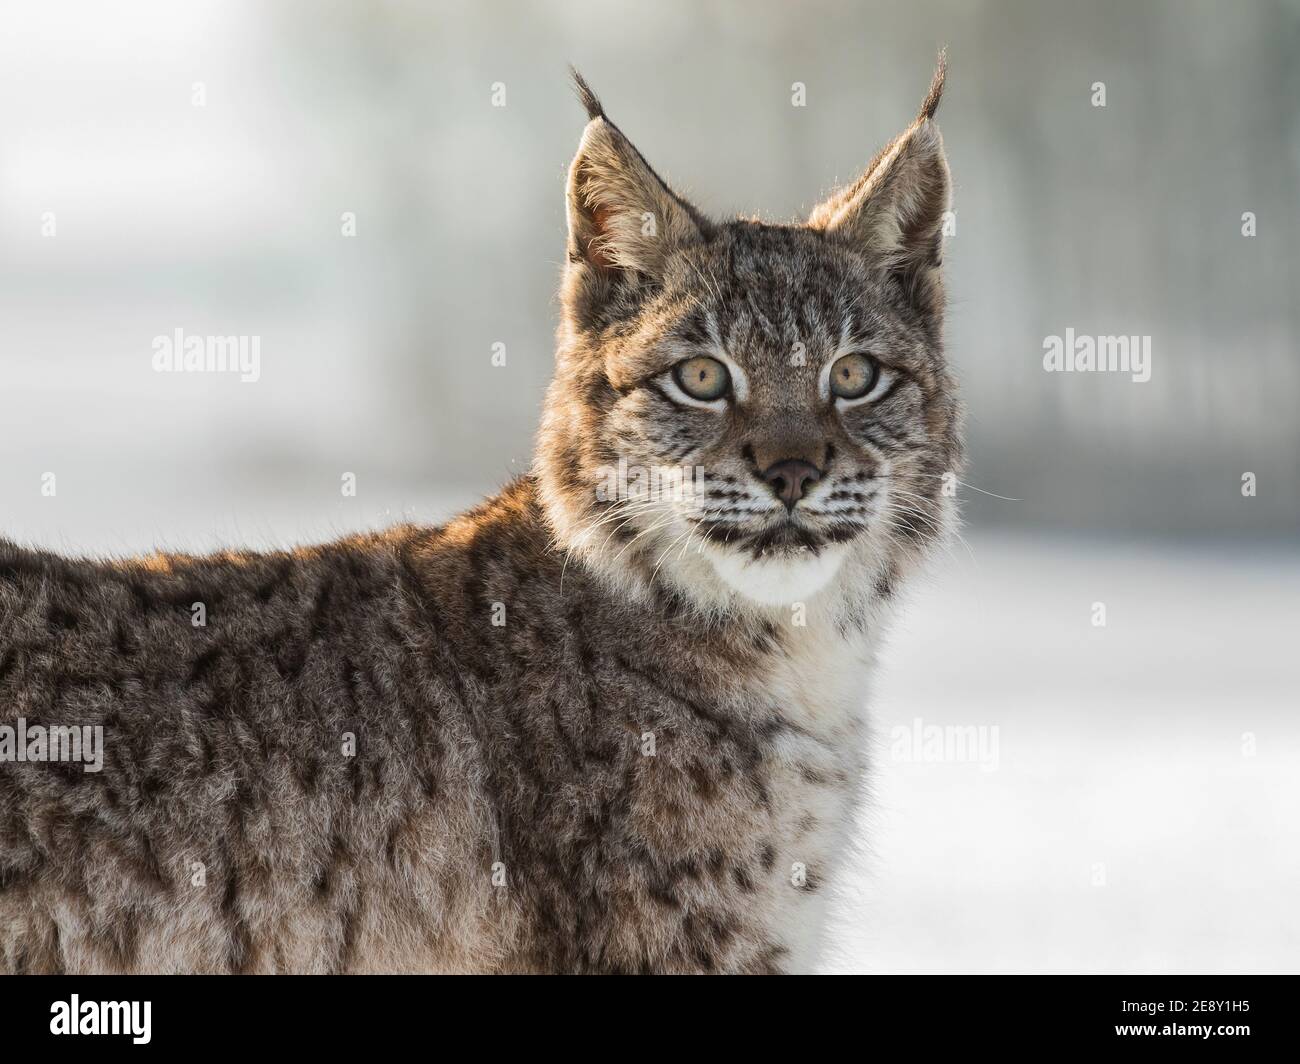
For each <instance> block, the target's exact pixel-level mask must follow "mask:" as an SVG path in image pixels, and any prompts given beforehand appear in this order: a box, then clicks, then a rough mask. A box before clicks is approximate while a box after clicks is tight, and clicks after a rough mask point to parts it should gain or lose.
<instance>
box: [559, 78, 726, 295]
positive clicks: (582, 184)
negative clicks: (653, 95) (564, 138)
mask: <svg viewBox="0 0 1300 1064" xmlns="http://www.w3.org/2000/svg"><path fill="white" fill-rule="evenodd" d="M573 78H574V82H575V84H576V85H577V89H578V95H579V98H580V99H581V100H582V102H583V104H584V105H585V106H586V108H587V114H588V116H589V117H590V118H591V121H590V122H589V123H588V124H587V128H586V130H585V131H584V132H583V134H582V143H581V144H579V146H578V154H577V155H576V156H575V157H574V160H573V165H572V166H571V167H570V168H569V187H568V199H569V204H568V213H569V249H568V250H569V262H570V264H571V267H573V268H579V269H584V270H589V271H591V272H592V273H593V274H594V275H595V276H594V278H593V279H599V280H604V281H607V282H611V283H618V282H619V281H620V280H622V279H624V278H625V277H631V276H632V275H641V276H645V277H649V278H651V279H653V278H655V277H657V276H658V275H659V274H660V271H661V269H662V266H663V262H664V260H665V259H666V258H667V257H668V255H669V254H670V253H671V252H672V251H673V250H674V249H675V248H678V247H681V246H684V245H687V244H690V243H692V242H695V241H698V240H700V239H701V231H702V228H703V226H704V225H706V224H707V223H706V222H705V221H704V218H703V217H702V216H701V215H700V214H699V212H698V211H696V210H695V208H693V207H691V206H690V205H689V204H687V203H686V202H685V201H684V200H682V199H681V198H680V197H678V196H677V195H675V194H674V193H673V192H672V190H671V189H669V188H668V185H667V184H666V183H665V182H664V181H663V179H662V178H660V177H659V175H658V174H656V173H655V172H654V170H652V169H651V168H650V165H649V164H648V163H647V162H646V161H645V159H644V158H643V157H642V156H641V153H640V152H639V151H637V150H636V148H635V147H634V146H633V145H632V142H631V141H629V140H628V139H627V138H626V137H625V136H624V135H623V133H622V132H621V131H620V130H619V128H618V127H617V126H615V125H614V124H613V123H612V122H611V121H610V120H609V119H608V118H606V117H605V112H604V110H603V109H602V108H601V105H600V101H599V100H597V99H596V97H595V95H594V94H593V93H592V91H591V89H589V88H588V87H587V83H586V82H585V81H583V80H582V78H581V77H580V76H579V75H578V73H577V71H574V72H573ZM633 280H634V281H635V280H636V278H633Z"/></svg>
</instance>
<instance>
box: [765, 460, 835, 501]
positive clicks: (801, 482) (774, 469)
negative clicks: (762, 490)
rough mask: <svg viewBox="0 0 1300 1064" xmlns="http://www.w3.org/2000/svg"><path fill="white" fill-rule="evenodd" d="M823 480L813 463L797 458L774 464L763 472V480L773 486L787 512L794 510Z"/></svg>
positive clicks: (820, 472)
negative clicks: (814, 486) (796, 504)
mask: <svg viewBox="0 0 1300 1064" xmlns="http://www.w3.org/2000/svg"><path fill="white" fill-rule="evenodd" d="M821 478H822V471H821V470H820V469H818V468H817V467H816V466H815V465H813V464H812V463H811V462H803V461H800V460H799V459H797V458H787V459H786V460H785V461H783V462H773V463H772V464H771V465H770V466H768V467H767V469H765V470H764V471H763V479H764V480H766V481H767V482H768V484H769V485H770V486H771V488H772V491H773V492H774V493H775V495H776V497H777V498H778V499H780V500H781V501H782V502H783V503H785V508H786V509H787V510H794V504H795V503H797V502H798V501H799V500H800V499H802V498H803V497H804V496H805V495H806V494H807V493H808V492H809V491H810V490H811V489H812V486H813V485H814V484H816V483H817V481H819V480H821Z"/></svg>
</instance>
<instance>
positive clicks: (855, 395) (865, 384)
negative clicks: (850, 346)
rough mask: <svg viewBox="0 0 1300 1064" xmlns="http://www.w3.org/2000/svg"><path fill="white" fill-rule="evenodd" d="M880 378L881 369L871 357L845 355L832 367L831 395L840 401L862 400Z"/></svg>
mask: <svg viewBox="0 0 1300 1064" xmlns="http://www.w3.org/2000/svg"><path fill="white" fill-rule="evenodd" d="M879 376H880V367H879V366H878V365H877V364H876V360H875V359H874V358H872V357H871V356H870V355H845V356H844V357H843V358H840V359H836V361H835V365H833V366H832V367H831V394H832V395H835V396H837V397H838V398H840V399H861V398H862V397H863V396H864V395H866V394H867V393H868V392H869V391H871V389H872V387H874V386H875V383H876V378H877V377H879Z"/></svg>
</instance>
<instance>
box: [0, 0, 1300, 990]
mask: <svg viewBox="0 0 1300 1064" xmlns="http://www.w3.org/2000/svg"><path fill="white" fill-rule="evenodd" d="M941 45H946V46H947V47H948V49H949V64H950V72H949V80H948V90H947V95H946V97H945V100H944V103H943V107H942V109H941V111H940V113H939V124H940V126H941V128H942V129H943V132H944V136H945V140H946V144H947V149H948V154H949V160H950V163H951V167H952V171H953V177H954V182H955V203H954V207H955V211H956V213H955V232H954V233H953V234H952V235H951V236H950V237H949V239H948V247H947V262H948V271H949V290H950V295H951V298H952V306H951V311H950V317H949V335H948V347H949V352H950V356H951V359H952V361H953V363H954V365H955V366H956V369H957V372H958V374H959V376H960V378H961V380H962V384H963V389H964V393H965V396H966V399H967V402H968V405H969V409H970V420H969V441H970V450H971V464H970V468H969V470H968V472H967V474H966V479H967V485H966V486H965V487H964V489H963V491H962V495H963V500H964V503H963V505H964V510H965V513H966V516H967V529H966V532H965V538H964V541H963V542H961V543H959V544H956V545H955V546H954V549H953V550H952V552H951V554H950V556H949V557H948V558H946V559H944V561H943V562H942V564H941V565H940V566H938V567H937V568H936V570H935V572H934V574H933V575H932V577H931V578H930V579H929V580H928V581H927V582H926V583H925V584H924V586H922V587H920V588H918V589H917V592H916V594H915V596H914V598H915V601H914V602H913V604H912V607H911V609H910V610H909V611H908V613H907V614H906V616H905V618H904V621H903V623H902V624H901V625H900V627H899V630H898V631H897V632H895V633H894V635H893V637H892V639H891V641H890V643H889V646H888V648H887V650H886V654H885V656H886V659H887V668H886V670H885V671H884V673H883V674H882V678H881V681H880V683H879V689H878V696H877V701H876V703H875V708H874V710H873V718H874V720H875V724H876V729H877V735H878V747H879V748H878V751H877V757H876V769H875V775H874V777H873V781H872V788H873V793H874V801H873V803H872V805H871V808H870V809H869V811H868V812H867V813H866V814H865V815H864V818H863V825H862V832H861V839H860V841H861V842H862V844H863V845H862V846H861V847H860V848H859V852H858V853H857V854H856V856H855V858H854V863H853V864H852V866H851V867H850V869H849V871H848V874H847V875H846V876H845V877H844V878H845V882H844V884H843V892H844V896H843V899H842V904H841V905H840V907H839V911H838V916H837V926H838V930H837V933H836V936H835V949H834V951H833V956H832V957H831V958H829V959H828V962H827V966H828V968H829V969H831V970H843V971H862V970H873V971H874V970H881V971H887V970H909V971H945V970H958V971H985V970H1012V971H1023V970H1034V971H1052V970H1086V971H1110V970H1125V971H1127V970H1153V971H1165V970H1181V971H1189V970H1195V971H1217V970H1297V969H1300V917H1298V916H1296V915H1294V906H1293V902H1294V898H1295V895H1296V893H1297V889H1298V888H1300V782H1298V781H1300V772H1297V769H1298V768H1300V712H1298V709H1300V698H1298V697H1297V684H1296V676H1295V667H1294V651H1293V646H1294V643H1295V641H1296V636H1297V633H1300V623H1298V622H1300V609H1298V608H1297V607H1298V606H1300V418H1298V417H1297V413H1296V412H1297V407H1298V406H1300V352H1298V351H1297V336H1300V328H1298V326H1300V265H1297V257H1296V248H1297V246H1300V106H1298V105H1297V101H1298V100H1300V64H1298V63H1297V61H1296V58H1295V57H1296V55H1297V54H1300V5H1298V4H1297V3H1294V2H1281V0H1274V2H1269V0H1250V2H1247V3H1243V4H1236V5H1225V4H1221V3H1215V2H1212V0H1164V2H1159V0H1156V2H1147V3H1143V4H1140V5H1135V4H1131V3H1127V2H1122V0H1115V2H1098V3H1087V4H1077V3H1067V2H1065V0H1059V2H1048V3H1043V2H1029V0H1025V2H983V3H981V2H972V0H951V2H913V3H910V4H908V5H903V6H900V5H892V4H883V3H882V4H875V3H870V4H867V3H848V2H842V3H801V4H798V5H795V4H788V3H781V2H776V0H765V2H746V3H740V2H734V3H698V2H687V0H680V2H660V3H655V4H634V3H593V2H577V0H566V2H559V0H554V2H532V3H483V2H476V3H470V2H466V3H460V4H451V3H424V4H415V3H411V4H399V3H379V2H372V3H363V2H360V0H354V2H351V3H341V2H329V3H321V2H310V3H309V2H306V0H298V2H286V0H272V2H267V0H259V2H257V3H253V2H246V3H240V2H231V0H223V2H212V3H201V2H190V3H186V4H183V5H178V4H174V3H164V2H156V3H128V4H121V5H112V6H108V7H106V6H104V5H98V4H93V3H85V4H68V3H62V2H58V0H42V2H39V3H37V2H12V3H8V4H6V5H4V7H3V8H0V129H3V130H4V134H3V137H0V368H2V371H3V372H2V373H0V399H2V402H0V411H2V412H3V415H2V416H0V499H3V514H4V516H3V521H2V522H0V534H3V535H6V536H8V537H10V538H13V539H15V540H17V541H19V542H22V543H27V544H31V545H37V546H43V547H47V548H50V549H56V550H60V551H65V552H69V553H88V552H93V553H100V554H103V553H109V554H121V553H128V552H134V551H141V550H147V549H152V548H154V547H167V548H173V549H185V550H202V549H208V548H212V547H216V546H221V545H234V544H249V545H254V546H274V545H281V544H287V543H295V542H303V541H307V540H319V539H323V538H329V537H332V536H334V535H336V534H338V533H340V532H344V531H348V530H353V529H358V528H364V527H375V526H381V525H384V524H387V523H390V522H392V521H394V520H397V519H401V518H411V519H416V520H428V521H435V520H440V519H442V518H444V517H445V516H447V515H448V514H450V513H451V512H453V511H454V510H455V509H457V508H460V507H462V506H464V505H467V504H468V503H470V502H472V501H474V500H475V499H477V498H479V497H481V496H482V495H484V494H486V493H489V492H491V491H492V490H494V489H495V488H496V487H498V486H499V485H500V484H502V483H503V482H504V481H505V480H506V479H508V478H509V477H510V476H512V475H514V474H515V473H517V472H520V471H523V470H525V469H527V468H528V465H529V461H530V454H531V447H532V439H533V433H534V427H535V424H536V421H537V417H538V413H539V409H540V403H541V399H542V395H543V391H544V389H545V386H546V383H547V380H548V379H549V376H550V372H551V361H552V336H553V332H554V327H555V324H556V315H557V310H556V304H555V297H554V292H555V287H556V283H557V281H558V278H559V271H560V263H561V261H562V259H563V247H564V202H563V180H564V175H565V169H566V166H567V164H568V162H569V160H570V157H571V155H572V152H573V150H574V149H575V147H576V145H577V141H578V137H579V135H580V133H581V129H582V126H583V119H584V116H583V115H582V113H581V110H580V108H579V106H578V105H577V103H576V102H575V100H574V99H573V97H572V94H571V91H570V88H569V86H568V83H567V75H566V64H568V63H569V62H573V63H574V64H575V65H577V66H578V67H579V69H581V70H582V71H583V72H584V74H585V75H586V76H587V77H588V79H589V80H590V81H591V83H592V84H593V85H594V86H595V87H596V89H597V91H598V92H599V93H600V94H601V96H602V98H603V100H604V102H605V105H606V107H607V109H608V111H609V113H610V114H611V115H612V116H613V118H614V119H615V120H616V121H617V122H618V123H619V124H620V126H621V127H622V128H623V129H624V130H625V132H627V133H628V134H629V136H631V137H632V139H633V140H634V141H635V142H636V143H637V145H638V146H639V147H640V149H641V150H642V151H643V152H644V153H645V155H646V156H647V157H648V158H649V159H650V160H651V162H652V163H653V164H654V165H655V166H656V167H657V168H658V169H659V170H660V171H661V172H663V173H664V174H665V175H666V176H667V177H668V178H669V179H670V180H671V181H672V182H673V183H674V184H675V185H676V187H678V188H679V189H680V190H681V191H683V192H685V193H686V194H687V195H689V196H691V197H692V198H693V199H694V200H695V201H696V202H697V203H698V204H699V205H700V206H701V207H702V208H703V209H705V210H706V211H708V212H711V213H714V214H717V215H726V214H745V215H758V216H760V217H763V218H765V219H770V220H788V219H791V218H797V217H801V216H803V215H805V214H806V213H807V211H808V209H809V208H810V207H811V206H812V205H813V204H814V203H815V202H816V201H817V200H818V199H819V198H820V197H821V195H823V194H824V193H825V192H826V191H828V190H829V189H830V188H831V187H832V186H833V185H834V184H836V183H837V182H841V181H845V180H850V179H852V178H853V177H854V176H856V174H857V173H858V172H859V171H860V170H861V168H862V167H863V166H864V165H865V163H866V162H867V161H868V160H869V159H870V157H871V155H872V154H873V153H874V151H875V149H876V148H877V147H878V146H879V145H880V144H881V143H883V142H884V141H886V140H888V139H889V138H890V137H891V136H892V135H893V134H895V133H896V132H898V131H899V130H900V129H901V128H902V127H903V126H905V125H906V124H907V122H908V121H909V120H910V118H911V117H912V115H913V114H914V113H915V111H916V108H917V106H918V104H919V102H920V100H921V98H922V96H923V95H924V92H925V89H926V86H927V84H928V81H929V77H930V73H931V71H932V68H933V64H934V57H935V53H936V51H937V50H938V48H939V46H941ZM796 82H797V83H801V84H802V85H803V86H804V92H805V99H804V106H794V105H792V94H793V91H794V90H793V86H794V85H795V83H796ZM1098 83H1101V84H1102V85H1104V94H1105V95H1104V99H1105V106H1104V107H1103V106H1097V105H1096V102H1097V101H1098V99H1099V96H1098V91H1097V88H1096V86H1097V84H1098ZM500 104H504V105H503V106H500ZM1243 229H1245V230H1248V231H1249V232H1251V233H1253V235H1245V233H1244V232H1243ZM1067 328H1068V329H1073V330H1074V331H1075V332H1076V333H1077V334H1087V335H1141V336H1149V337H1150V338H1151V339H1150V343H1151V378H1150V380H1149V381H1147V382H1146V383H1135V382H1133V381H1132V380H1131V379H1130V378H1129V376H1128V375H1127V374H1117V373H1096V374H1077V373H1076V374H1065V373H1047V372H1044V369H1043V364H1042V358H1043V343H1044V338H1045V337H1047V336H1050V335H1063V334H1064V333H1065V331H1066V329H1067ZM176 329H183V330H184V332H185V334H186V335H200V336H204V335H222V336H227V335H235V336H248V337H252V336H256V337H258V338H259V342H260V356H261V359H260V377H259V379H258V380H257V381H256V382H255V383H241V382H240V380H239V379H238V375H237V374H226V375H220V374H206V373H205V374H200V373H180V374H162V373H157V372H155V371H154V369H153V365H152V361H153V356H154V347H153V343H154V339H155V337H158V336H170V335H172V334H173V333H174V331H175V330H176ZM495 345H504V347H503V348H502V347H498V346H495ZM502 350H504V354H505V365H504V366H494V365H493V354H494V351H496V352H497V353H498V354H500V352H501V351H502ZM498 360H499V359H498ZM348 472H350V473H353V474H355V476H356V483H357V492H356V495H355V496H344V495H343V494H342V493H341V491H340V478H341V477H342V476H343V474H344V473H348ZM48 473H53V474H54V477H55V479H54V481H53V482H52V483H53V484H54V485H55V490H54V493H53V494H50V492H49V484H50V483H51V481H50V479H49V478H48V477H46V474H48ZM1247 473H1252V474H1254V484H1255V493H1254V494H1253V495H1244V494H1243V490H1242V489H1243V476H1244V475H1245V474H1247ZM1097 603H1103V604H1104V605H1105V608H1106V623H1105V624H1104V626H1101V625H1097V624H1096V623H1095V621H1096V618H1097V612H1096V609H1095V604H1097ZM918 721H919V722H921V723H920V724H919V725H918V723H917V722H918ZM931 725H934V726H939V727H943V726H954V727H987V728H994V727H995V728H997V729H998V731H997V733H996V734H997V735H998V736H999V759H998V763H997V766H996V769H995V770H988V768H987V766H981V765H979V764H973V763H969V762H966V761H962V760H960V759H947V760H945V759H939V760H937V761H930V762H923V763H917V762H916V761H908V760H904V759H902V758H900V757H899V756H898V754H897V752H896V750H894V749H893V748H894V747H895V746H896V744H895V743H894V742H893V740H892V737H894V736H896V735H897V734H900V733H899V732H897V731H896V729H904V730H906V731H908V732H910V731H912V730H915V729H916V728H917V727H918V726H919V727H921V728H924V727H927V726H931Z"/></svg>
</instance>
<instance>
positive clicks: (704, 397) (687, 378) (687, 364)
mask: <svg viewBox="0 0 1300 1064" xmlns="http://www.w3.org/2000/svg"><path fill="white" fill-rule="evenodd" d="M673 380H675V381H676V382H677V387H679V388H680V389H681V390H682V391H684V392H685V393H686V394H687V395H689V396H690V397H691V398H692V399H699V400H701V401H702V402H709V401H710V400H713V399H721V398H722V397H723V396H724V395H726V394H727V392H728V390H729V389H730V388H731V374H730V373H728V372H727V367H726V366H724V365H723V364H722V363H721V362H719V361H718V360H717V359H716V358H709V357H708V356H707V355H699V356H697V357H696V358H688V359H686V360H685V361H684V362H678V363H677V365H675V366H674V367H673Z"/></svg>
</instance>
